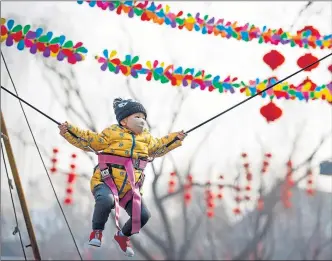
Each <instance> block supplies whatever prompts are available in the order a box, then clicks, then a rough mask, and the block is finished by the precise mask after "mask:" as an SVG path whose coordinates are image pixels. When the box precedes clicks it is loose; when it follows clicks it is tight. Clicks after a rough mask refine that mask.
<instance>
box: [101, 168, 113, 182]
mask: <svg viewBox="0 0 332 261" xmlns="http://www.w3.org/2000/svg"><path fill="white" fill-rule="evenodd" d="M100 175H101V177H102V179H105V178H108V177H110V176H111V174H110V172H109V170H108V168H107V169H103V170H100Z"/></svg>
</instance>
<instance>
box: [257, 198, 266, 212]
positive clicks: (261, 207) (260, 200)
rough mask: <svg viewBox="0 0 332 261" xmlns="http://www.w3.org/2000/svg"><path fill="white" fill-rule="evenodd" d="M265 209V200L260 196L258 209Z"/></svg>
mask: <svg viewBox="0 0 332 261" xmlns="http://www.w3.org/2000/svg"><path fill="white" fill-rule="evenodd" d="M263 209H264V200H263V199H262V198H261V197H260V198H259V199H258V201H257V210H259V211H262V210H263Z"/></svg>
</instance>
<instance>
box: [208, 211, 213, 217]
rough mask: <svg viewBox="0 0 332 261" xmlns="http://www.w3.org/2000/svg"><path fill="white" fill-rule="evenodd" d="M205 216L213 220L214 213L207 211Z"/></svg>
mask: <svg viewBox="0 0 332 261" xmlns="http://www.w3.org/2000/svg"><path fill="white" fill-rule="evenodd" d="M207 216H208V218H213V217H214V211H213V210H208V212H207Z"/></svg>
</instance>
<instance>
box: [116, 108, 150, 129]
mask: <svg viewBox="0 0 332 261" xmlns="http://www.w3.org/2000/svg"><path fill="white" fill-rule="evenodd" d="M145 124H146V121H145V116H144V114H143V113H140V112H139V113H134V114H132V115H130V116H128V117H127V118H125V119H123V120H122V121H121V125H122V126H124V127H126V128H127V129H129V130H131V131H132V132H134V133H135V134H141V133H142V132H143V130H144V127H145Z"/></svg>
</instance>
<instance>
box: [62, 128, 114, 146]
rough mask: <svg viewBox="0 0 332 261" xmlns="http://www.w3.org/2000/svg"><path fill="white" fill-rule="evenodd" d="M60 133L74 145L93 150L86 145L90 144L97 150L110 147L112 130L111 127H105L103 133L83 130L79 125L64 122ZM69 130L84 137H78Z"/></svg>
mask: <svg viewBox="0 0 332 261" xmlns="http://www.w3.org/2000/svg"><path fill="white" fill-rule="evenodd" d="M59 129H60V134H61V135H62V136H63V137H64V138H65V139H66V140H67V141H68V142H69V143H70V144H72V145H74V146H75V147H77V148H79V149H82V150H84V151H91V150H90V149H89V148H87V147H86V146H90V147H91V148H92V149H94V150H95V151H100V150H104V149H106V148H107V147H109V144H110V130H109V128H106V129H104V130H103V131H102V132H101V133H95V132H93V131H90V130H81V129H79V128H78V127H76V126H74V125H72V124H69V123H67V122H66V123H63V124H61V125H60V126H59ZM67 130H70V132H72V133H74V134H75V135H76V136H77V137H79V138H81V139H83V140H80V139H77V138H75V137H74V136H73V135H71V134H70V133H69V132H68V131H67Z"/></svg>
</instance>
